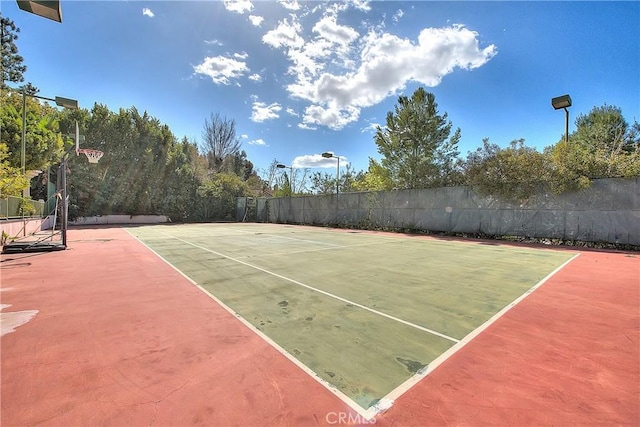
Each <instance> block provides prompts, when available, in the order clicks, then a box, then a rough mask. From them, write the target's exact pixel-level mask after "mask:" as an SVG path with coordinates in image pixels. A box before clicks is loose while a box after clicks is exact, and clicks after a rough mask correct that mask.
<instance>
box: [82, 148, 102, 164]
mask: <svg viewBox="0 0 640 427" xmlns="http://www.w3.org/2000/svg"><path fill="white" fill-rule="evenodd" d="M78 153H82V154H84V155H85V156H87V160H89V163H98V160H100V157H102V156H103V155H104V153H103V152H102V151H100V150H91V149H88V148H81V149H79V150H78Z"/></svg>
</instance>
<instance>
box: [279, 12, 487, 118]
mask: <svg viewBox="0 0 640 427" xmlns="http://www.w3.org/2000/svg"><path fill="white" fill-rule="evenodd" d="M320 23H323V24H322V25H320ZM334 24H335V20H331V19H329V18H327V17H325V18H323V19H322V20H321V21H320V22H319V23H318V24H317V25H316V27H314V29H316V30H317V32H318V33H322V34H323V37H324V36H326V35H330V36H329V37H334V38H333V40H332V41H333V42H334V43H338V42H341V43H345V44H349V43H352V41H353V40H354V39H355V37H357V36H356V34H357V33H355V30H353V32H351V31H349V30H348V28H349V27H340V26H338V25H337V24H335V25H334ZM332 30H339V31H332ZM309 46H313V42H310V43H307V44H305V45H304V46H303V48H302V49H297V50H294V49H290V50H288V52H287V55H288V58H289V60H290V61H291V62H292V65H291V67H290V73H292V74H294V75H295V81H294V82H293V83H290V84H289V85H288V86H287V90H288V92H289V94H290V95H291V96H293V97H295V98H299V99H304V100H306V101H309V102H311V103H312V104H313V105H311V106H309V107H307V110H306V111H305V115H304V121H303V123H304V124H306V125H314V124H318V125H324V126H328V127H330V128H331V129H341V128H342V127H344V126H346V125H347V124H348V123H351V122H353V121H355V120H357V119H358V117H359V112H360V109H361V108H365V107H370V106H373V105H376V104H378V103H380V102H381V101H383V100H384V99H385V98H387V97H388V96H392V95H395V94H397V93H398V92H399V91H401V90H402V89H404V87H405V85H406V84H407V83H408V82H411V81H414V82H418V83H421V84H424V85H426V86H430V87H434V86H437V85H438V84H440V82H441V81H442V78H443V77H445V76H446V75H447V74H450V73H452V72H453V71H454V70H455V69H456V68H461V69H467V70H470V69H474V68H477V67H480V66H482V65H484V64H485V63H487V61H489V60H490V59H491V58H492V57H493V56H494V55H495V54H496V53H497V48H496V46H495V45H489V46H488V47H486V48H483V49H481V48H480V47H479V42H478V34H477V33H476V32H475V31H471V30H469V29H467V28H465V27H464V26H462V25H453V26H450V27H444V28H425V29H423V30H422V31H421V32H420V34H419V35H418V38H417V40H410V39H407V38H401V37H398V36H396V35H393V34H390V33H385V32H375V31H370V32H369V33H368V34H367V35H365V36H364V37H362V38H361V40H360V47H361V50H360V57H359V58H355V60H358V63H359V65H358V67H357V68H355V69H351V70H350V69H348V64H346V63H343V64H342V65H343V67H342V70H340V69H332V70H331V72H328V71H326V70H324V66H325V65H324V64H325V62H326V61H325V62H321V61H320V59H321V58H319V57H316V56H314V55H313V52H312V51H307V50H305V49H307V48H308V47H309ZM333 64H334V65H335V64H336V63H335V62H334V63H333ZM334 68H335V67H334Z"/></svg>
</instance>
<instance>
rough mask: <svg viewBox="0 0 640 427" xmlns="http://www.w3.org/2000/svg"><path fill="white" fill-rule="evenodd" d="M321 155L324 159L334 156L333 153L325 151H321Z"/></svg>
mask: <svg viewBox="0 0 640 427" xmlns="http://www.w3.org/2000/svg"><path fill="white" fill-rule="evenodd" d="M322 157H324V158H325V159H330V158H332V157H335V156H334V155H333V153H329V152H326V153H322Z"/></svg>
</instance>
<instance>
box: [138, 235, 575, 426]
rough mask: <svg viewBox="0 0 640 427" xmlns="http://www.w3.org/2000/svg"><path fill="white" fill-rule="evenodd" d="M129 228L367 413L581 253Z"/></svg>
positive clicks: (402, 239) (377, 238)
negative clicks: (576, 254)
mask: <svg viewBox="0 0 640 427" xmlns="http://www.w3.org/2000/svg"><path fill="white" fill-rule="evenodd" d="M129 232H130V233H131V234H133V235H134V236H136V237H137V238H138V239H139V240H140V241H142V242H143V243H144V244H145V245H147V246H148V247H149V248H151V249H152V250H153V251H154V252H156V253H157V254H158V255H159V256H161V257H162V258H163V259H165V260H166V261H167V262H168V263H170V264H171V265H172V266H174V267H175V268H176V269H178V270H179V271H180V272H182V273H183V274H184V275H185V276H187V277H189V278H190V279H191V280H193V281H194V282H195V283H197V284H198V285H200V286H201V287H202V288H204V289H205V290H206V291H207V292H208V293H210V294H211V295H212V296H214V297H215V298H216V299H217V300H219V301H220V302H221V303H222V304H224V305H225V306H226V307H228V308H229V309H230V310H231V311H233V312H234V313H237V314H238V315H239V316H240V317H241V318H242V319H244V320H245V321H246V322H248V323H249V324H251V325H252V326H253V327H254V328H255V329H256V330H258V331H260V332H261V333H263V334H264V335H265V336H266V337H268V339H270V340H272V341H273V342H274V343H275V345H276V346H278V347H279V348H280V349H281V350H282V351H283V353H285V354H286V355H287V356H289V357H291V358H292V359H294V360H295V361H297V362H299V364H300V365H301V367H302V368H303V369H305V368H306V369H308V370H309V371H310V373H311V374H312V375H315V376H317V377H318V378H319V379H320V380H321V382H322V383H324V384H326V385H327V386H328V387H329V388H331V389H334V390H336V391H337V392H338V394H340V395H341V396H342V397H343V398H344V400H345V401H346V402H347V403H348V404H351V405H352V406H353V407H354V409H355V410H358V411H361V412H362V413H363V415H367V416H373V415H375V414H376V413H377V411H378V410H380V409H384V408H385V407H386V406H387V405H389V404H390V402H391V401H392V400H393V399H394V398H396V397H397V395H398V394H401V393H402V392H403V391H404V390H406V389H407V388H408V387H407V385H405V383H407V381H408V382H409V383H412V382H415V380H416V377H418V378H419V377H422V376H424V375H425V374H426V373H428V372H429V367H431V368H433V367H434V366H435V365H436V364H438V363H440V361H441V360H443V359H444V358H446V357H447V355H448V354H450V353H451V352H452V351H453V350H455V349H457V348H460V347H461V346H462V344H464V342H462V341H463V340H464V339H465V337H469V336H470V334H472V333H473V332H474V331H476V330H478V328H481V327H482V326H483V325H484V324H485V323H486V322H487V321H489V320H490V319H491V318H492V317H494V316H496V315H497V314H498V313H499V312H500V311H501V310H503V309H505V308H507V307H508V306H509V305H510V304H512V303H513V302H514V301H516V300H518V299H519V298H521V297H522V296H523V295H524V294H525V293H526V292H527V291H529V290H530V289H532V288H533V287H534V286H536V285H537V284H540V283H541V281H542V280H543V279H545V277H548V276H549V275H550V274H551V273H552V272H554V270H556V269H558V268H559V267H560V266H562V265H563V264H564V263H566V262H568V261H569V260H570V259H571V257H573V256H575V254H571V253H568V252H563V251H553V250H542V249H534V248H525V247H521V248H513V247H508V246H498V245H491V244H486V243H485V244H479V243H469V242H460V241H445V240H433V239H429V240H427V239H420V238H407V237H406V236H403V235H390V234H375V233H367V232H358V231H336V230H328V229H322V228H315V229H313V228H309V227H295V226H273V225H259V224H219V225H215V226H212V225H179V226H150V227H142V228H132V229H129ZM454 346H455V348H454ZM452 348H453V350H452ZM448 350H452V351H449V352H448V353H447V351H448Z"/></svg>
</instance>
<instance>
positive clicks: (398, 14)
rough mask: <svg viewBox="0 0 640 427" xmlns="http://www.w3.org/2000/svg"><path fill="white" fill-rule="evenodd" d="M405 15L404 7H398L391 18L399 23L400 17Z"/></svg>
mask: <svg viewBox="0 0 640 427" xmlns="http://www.w3.org/2000/svg"><path fill="white" fill-rule="evenodd" d="M403 16H404V11H403V10H402V9H398V11H397V12H396V13H394V14H393V17H392V18H391V19H393V22H395V23H396V24H397V23H398V21H400V18H402V17H403Z"/></svg>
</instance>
